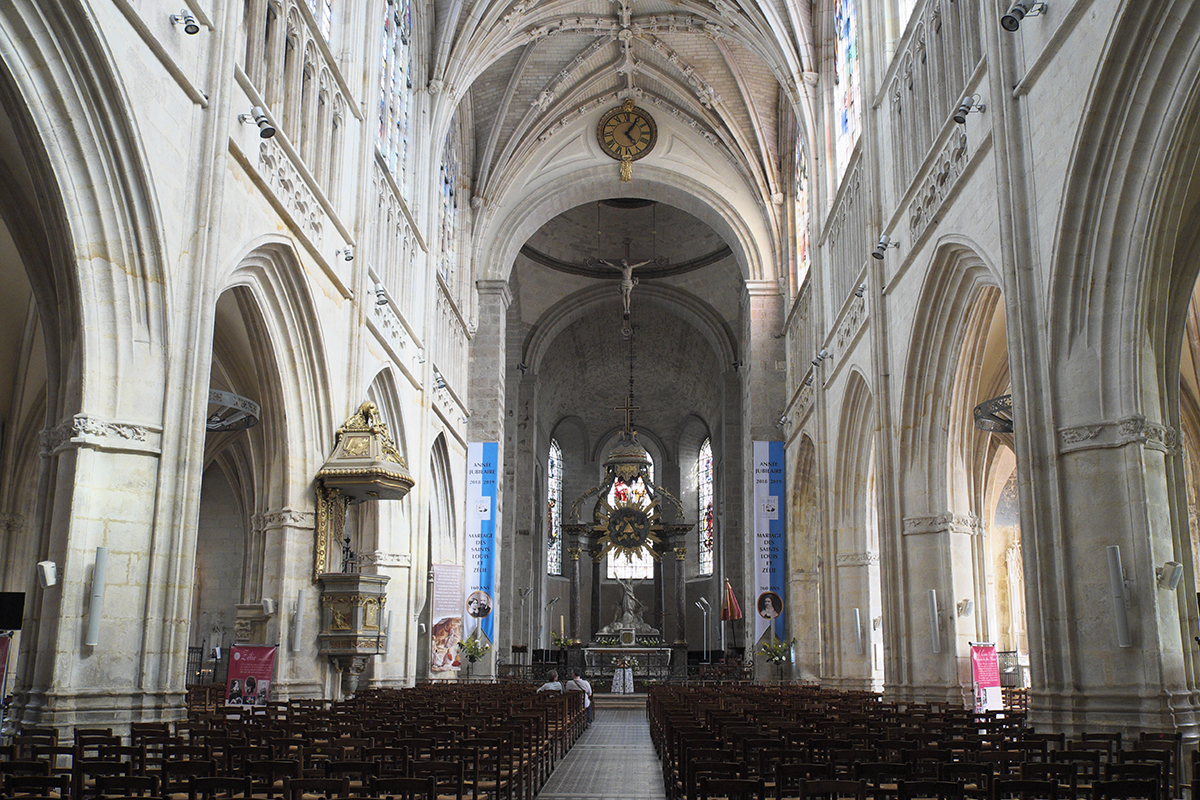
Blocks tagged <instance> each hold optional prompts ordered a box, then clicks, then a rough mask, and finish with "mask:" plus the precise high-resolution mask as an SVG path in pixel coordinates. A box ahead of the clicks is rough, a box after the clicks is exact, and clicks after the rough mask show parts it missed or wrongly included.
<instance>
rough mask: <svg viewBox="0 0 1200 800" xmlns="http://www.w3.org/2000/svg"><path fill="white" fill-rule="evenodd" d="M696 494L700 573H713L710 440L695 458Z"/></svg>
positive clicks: (705, 441) (706, 441)
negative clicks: (697, 501)
mask: <svg viewBox="0 0 1200 800" xmlns="http://www.w3.org/2000/svg"><path fill="white" fill-rule="evenodd" d="M696 490H697V491H696V495H697V497H698V498H699V501H700V502H699V506H700V507H699V509H698V511H699V520H700V524H699V525H697V526H696V527H697V528H699V531H700V541H699V543H698V545H699V549H698V551H697V552H698V553H699V556H700V574H701V575H712V574H713V455H712V440H711V439H705V440H704V444H702V445H700V456H699V458H697V459H696Z"/></svg>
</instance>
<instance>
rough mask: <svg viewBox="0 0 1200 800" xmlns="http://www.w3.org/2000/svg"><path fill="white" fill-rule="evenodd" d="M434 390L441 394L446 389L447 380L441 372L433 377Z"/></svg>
mask: <svg viewBox="0 0 1200 800" xmlns="http://www.w3.org/2000/svg"><path fill="white" fill-rule="evenodd" d="M433 388H434V389H436V390H437V391H439V392H440V391H442V390H443V389H445V388H446V379H445V378H443V377H442V374H441V373H440V372H438V373H436V374H435V375H434V376H433Z"/></svg>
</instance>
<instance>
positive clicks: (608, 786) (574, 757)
mask: <svg viewBox="0 0 1200 800" xmlns="http://www.w3.org/2000/svg"><path fill="white" fill-rule="evenodd" d="M583 798H588V800H664V799H665V798H666V794H665V793H664V791H663V779H662V765H661V764H660V763H659V760H658V756H657V755H655V753H654V744H653V743H652V742H651V741H650V724H649V722H647V721H646V710H645V709H644V708H642V709H633V708H600V709H597V710H596V719H595V721H594V722H592V726H591V727H590V728H588V729H587V731H585V732H584V734H583V736H581V737H579V741H577V742H576V743H575V746H574V747H572V748H571V752H569V753H567V756H566V758H564V759H563V760H562V761H560V762H559V763H558V766H557V767H555V768H554V774H552V775H551V776H550V779H549V780H548V781H546V785H545V786H543V787H542V790H541V791H540V792H538V795H537V800H582V799H583Z"/></svg>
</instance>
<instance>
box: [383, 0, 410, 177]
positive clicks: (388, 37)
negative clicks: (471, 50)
mask: <svg viewBox="0 0 1200 800" xmlns="http://www.w3.org/2000/svg"><path fill="white" fill-rule="evenodd" d="M411 43H412V2H411V0H389V2H388V3H386V4H385V5H384V7H383V53H382V54H381V56H380V68H379V152H380V154H381V155H382V156H383V160H384V162H385V163H386V164H387V167H388V171H389V172H391V173H392V177H393V178H395V179H396V184H397V185H398V186H399V187H400V194H401V195H403V196H404V197H405V198H406V199H407V198H408V193H409V188H408V178H407V175H408V117H409V110H410V107H411V105H412V44H411Z"/></svg>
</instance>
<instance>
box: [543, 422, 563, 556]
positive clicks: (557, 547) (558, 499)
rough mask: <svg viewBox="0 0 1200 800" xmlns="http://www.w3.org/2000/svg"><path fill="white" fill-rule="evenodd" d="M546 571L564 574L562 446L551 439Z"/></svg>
mask: <svg viewBox="0 0 1200 800" xmlns="http://www.w3.org/2000/svg"><path fill="white" fill-rule="evenodd" d="M546 544H547V546H546V572H547V573H548V574H550V575H561V574H562V448H561V447H559V446H558V442H557V441H556V440H554V439H551V440H550V455H549V457H548V458H547V459H546Z"/></svg>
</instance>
